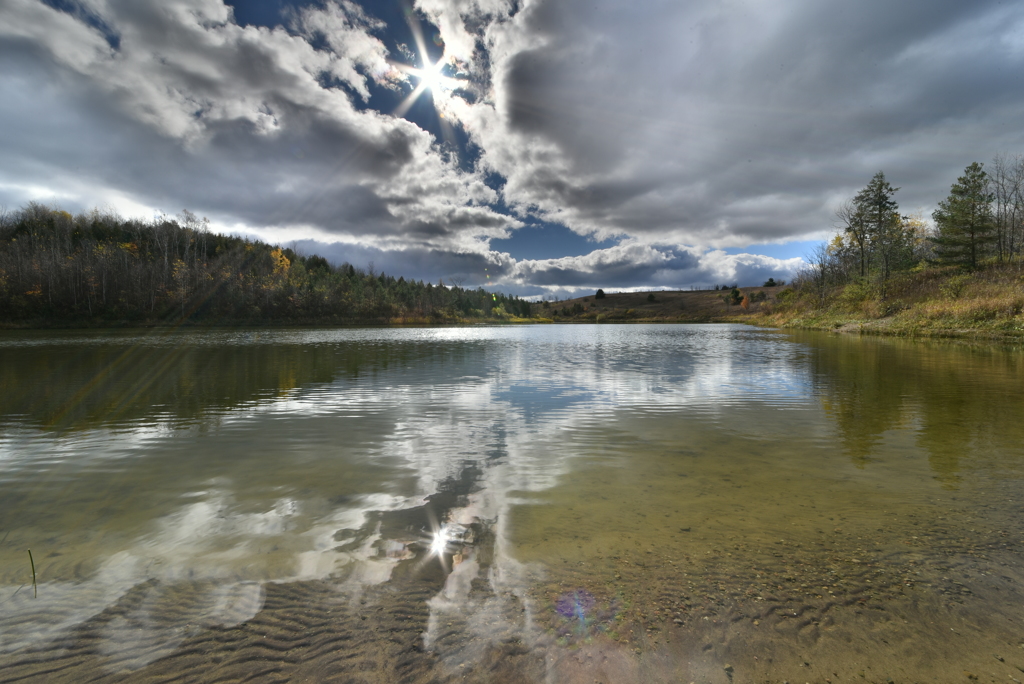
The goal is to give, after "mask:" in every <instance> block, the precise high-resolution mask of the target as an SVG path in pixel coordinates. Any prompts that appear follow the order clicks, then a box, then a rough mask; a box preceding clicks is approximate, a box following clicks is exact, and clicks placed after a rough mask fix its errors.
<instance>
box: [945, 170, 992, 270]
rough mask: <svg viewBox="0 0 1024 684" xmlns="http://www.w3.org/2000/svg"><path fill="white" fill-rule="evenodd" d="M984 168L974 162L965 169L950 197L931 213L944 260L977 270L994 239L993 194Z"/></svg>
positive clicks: (953, 187)
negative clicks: (979, 261)
mask: <svg viewBox="0 0 1024 684" xmlns="http://www.w3.org/2000/svg"><path fill="white" fill-rule="evenodd" d="M983 166H984V165H983V164H979V163H978V162H974V163H972V164H971V165H970V166H968V167H967V168H966V169H964V175H962V176H960V177H959V178H958V179H957V181H956V183H953V186H952V187H951V188H950V191H949V196H948V197H947V198H946V199H944V200H942V201H941V202H939V208H938V209H936V210H935V212H934V213H933V214H932V218H933V219H935V224H936V226H937V227H938V229H939V234H938V236H937V237H935V238H933V241H934V242H935V245H936V248H937V251H938V253H939V257H940V258H941V259H942V260H943V261H946V262H950V263H960V264H969V265H970V267H971V268H977V266H978V260H979V259H980V258H981V257H983V256H984V255H985V254H986V253H987V251H988V248H989V246H990V245H992V244H993V243H994V242H995V240H996V234H995V228H996V226H995V221H994V220H993V216H992V201H993V199H994V195H993V194H992V193H991V192H990V191H989V181H988V174H986V173H985V171H984V169H983Z"/></svg>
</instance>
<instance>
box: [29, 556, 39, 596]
mask: <svg viewBox="0 0 1024 684" xmlns="http://www.w3.org/2000/svg"><path fill="white" fill-rule="evenodd" d="M28 562H29V563H31V565H32V598H39V592H38V590H37V589H36V562H35V561H34V560H32V549H29V550H28Z"/></svg>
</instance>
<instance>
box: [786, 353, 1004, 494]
mask: <svg viewBox="0 0 1024 684" xmlns="http://www.w3.org/2000/svg"><path fill="white" fill-rule="evenodd" d="M803 341H805V342H807V343H810V344H811V345H812V346H813V354H814V356H813V358H814V361H813V363H814V369H815V372H816V373H817V374H818V375H819V377H820V378H821V381H820V382H819V383H818V388H819V392H820V395H821V400H822V403H823V404H824V407H825V410H826V412H827V413H828V415H830V416H831V417H832V418H833V419H834V420H835V424H836V429H837V430H838V432H839V436H840V438H841V440H842V442H843V446H844V447H845V449H846V451H847V453H848V455H849V456H850V458H851V460H852V461H853V462H854V463H855V464H856V465H858V466H860V467H864V466H865V465H866V464H868V463H869V462H870V461H871V460H872V455H873V454H874V453H875V452H876V451H877V447H878V445H879V443H880V442H881V441H882V440H883V438H884V435H885V433H886V432H888V431H889V430H892V429H894V428H899V427H906V426H913V427H914V429H915V432H916V436H917V443H918V445H919V446H920V447H921V448H922V449H924V450H925V451H927V453H928V460H929V464H930V465H931V468H932V470H933V471H934V473H935V476H936V478H937V479H939V480H940V481H941V482H942V483H943V484H944V486H947V487H952V486H955V484H956V482H957V481H958V480H959V473H960V470H961V468H962V467H963V465H964V462H965V459H969V458H982V459H984V460H983V461H980V462H979V464H980V463H982V462H986V461H988V460H989V459H993V458H998V457H999V456H1000V455H1008V454H1013V453H1017V454H1019V453H1020V450H1021V446H1020V445H1021V444H1024V427H1022V423H1021V421H1020V416H1022V415H1024V393H1022V392H1021V387H1022V383H1021V380H1022V377H1024V358H1022V356H1021V354H1020V353H1019V352H1015V351H1013V350H1008V349H1004V348H1000V347H995V346H993V347H967V346H963V345H954V344H942V343H936V342H913V341H906V340H889V339H873V338H872V339H865V338H862V337H859V338H858V337H854V338H850V337H843V336H836V337H829V338H821V337H813V338H811V337H807V338H806V339H805V340H803Z"/></svg>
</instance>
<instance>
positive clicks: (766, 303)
mask: <svg viewBox="0 0 1024 684" xmlns="http://www.w3.org/2000/svg"><path fill="white" fill-rule="evenodd" d="M783 289H784V288H783V287H739V288H735V292H736V293H737V294H733V292H734V290H733V288H730V289H726V290H656V291H652V292H606V293H605V296H604V298H601V299H599V298H597V297H596V292H595V294H594V295H589V296H586V297H576V298H575V299H567V300H564V301H558V302H542V303H541V304H539V305H537V306H535V307H534V308H535V310H536V311H537V313H538V315H540V316H543V317H545V318H550V319H551V320H553V321H574V322H580V323H583V322H588V323H602V322H609V323H610V322H627V321H634V322H642V321H656V322H666V323H667V322H677V323H679V322H681V323H706V322H727V321H739V320H745V319H750V318H752V317H753V316H754V315H756V314H759V313H762V312H763V311H764V310H765V308H766V307H768V308H770V306H771V305H772V303H773V302H774V301H775V300H776V298H777V296H778V293H779V292H781V291H782V290H783ZM744 302H745V303H744Z"/></svg>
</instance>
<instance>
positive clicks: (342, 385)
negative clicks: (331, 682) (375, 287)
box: [0, 326, 809, 668]
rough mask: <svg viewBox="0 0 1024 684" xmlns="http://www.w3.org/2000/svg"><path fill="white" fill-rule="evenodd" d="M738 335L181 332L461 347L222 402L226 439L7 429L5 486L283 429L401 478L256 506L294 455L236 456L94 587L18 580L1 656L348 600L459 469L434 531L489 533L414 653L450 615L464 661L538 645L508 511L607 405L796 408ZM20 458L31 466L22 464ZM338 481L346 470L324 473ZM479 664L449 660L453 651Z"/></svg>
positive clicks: (163, 648) (320, 453)
mask: <svg viewBox="0 0 1024 684" xmlns="http://www.w3.org/2000/svg"><path fill="white" fill-rule="evenodd" d="M730 331H732V332H730ZM744 336H745V333H744V332H743V331H736V330H734V329H731V328H723V327H719V328H717V329H715V330H714V331H713V332H708V331H707V330H704V329H703V328H701V327H700V326H692V327H689V328H685V329H681V328H668V327H665V328H655V329H653V330H651V329H641V328H636V329H626V330H623V329H621V328H620V329H613V328H601V327H597V328H586V329H583V328H580V329H569V330H566V329H555V328H546V327H543V326H535V327H532V328H482V329H426V330H385V331H381V330H364V331H315V332H308V331H306V332H294V331H282V332H280V333H278V332H275V333H272V334H269V333H268V334H265V335H261V336H260V337H259V339H250V337H251V336H248V337H247V336H244V335H242V336H238V335H233V334H227V333H225V334H213V335H210V336H207V335H194V336H193V337H194V338H195V340H194V341H195V343H196V344H199V345H202V344H211V342H210V341H209V339H208V338H216V340H217V342H216V343H217V344H224V343H230V344H237V345H238V346H239V347H240V350H244V348H245V345H247V344H274V343H289V344H346V343H350V342H358V343H359V344H371V343H372V344H389V345H423V344H427V345H438V344H446V343H460V344H469V345H470V346H471V348H472V351H473V353H471V354H467V355H464V356H461V357H457V358H455V359H452V360H444V362H443V364H442V362H441V361H439V360H437V359H436V358H435V359H433V360H432V361H431V363H432V364H434V365H428V366H427V367H406V366H403V365H401V364H398V365H395V366H394V367H388V368H378V369H375V371H374V373H373V375H372V376H368V377H364V378H358V379H352V378H339V379H335V380H334V381H332V382H330V383H325V384H317V385H312V386H308V387H302V386H300V387H296V388H292V389H288V390H287V391H285V392H283V393H281V394H279V395H277V396H275V397H268V398H267V399H265V400H262V401H259V402H255V403H246V404H241V405H237V406H234V407H226V408H223V409H221V410H219V411H218V416H217V421H216V424H217V426H218V430H220V433H219V434H221V435H223V437H219V436H218V434H213V435H207V434H206V433H205V432H204V431H203V428H202V426H196V425H191V426H186V427H173V426H172V425H170V424H165V423H161V422H156V423H155V424H152V425H148V426H145V427H141V428H139V429H136V430H121V431H117V432H112V431H107V430H103V429H93V430H90V431H83V432H81V433H78V434H77V435H75V436H74V439H57V438H54V437H46V438H38V437H37V436H35V435H33V434H30V433H29V432H28V431H21V432H19V431H18V430H12V431H11V432H8V433H6V434H5V435H3V441H2V442H0V464H4V465H3V467H4V471H3V472H2V473H0V477H2V478H7V477H8V476H9V475H10V474H11V473H12V472H13V471H14V470H17V469H18V468H26V469H28V468H30V467H38V465H39V463H40V462H39V460H33V457H38V456H40V455H41V454H45V456H46V457H47V458H49V459H51V462H53V463H61V462H65V461H67V462H71V461H72V460H74V459H78V461H77V462H80V463H81V462H86V461H103V462H108V461H109V460H110V459H111V457H115V458H116V459H120V460H121V461H122V462H123V463H125V465H124V467H125V468H129V467H131V466H132V465H133V464H135V463H136V461H138V463H140V464H141V465H139V466H137V467H140V468H141V467H144V466H145V461H146V459H147V458H152V454H153V453H160V452H161V451H162V450H168V449H170V448H171V447H175V445H176V444H178V443H180V442H182V441H185V443H187V444H191V445H194V447H195V448H197V449H200V448H205V449H211V450H214V449H217V448H218V445H220V446H221V447H223V446H225V445H230V443H231V440H232V437H231V436H232V435H236V434H237V435H250V436H249V437H248V438H249V439H250V440H252V439H254V437H253V436H251V435H255V439H257V440H259V439H261V436H264V437H263V441H264V442H265V441H267V440H269V439H277V438H279V437H280V435H281V434H285V435H288V434H289V433H288V429H289V426H291V425H293V424H294V425H296V426H298V427H296V428H294V429H295V430H305V431H306V432H304V433H303V434H299V435H296V436H294V437H289V439H290V440H291V442H289V441H282V442H281V445H282V448H284V447H289V446H290V447H292V451H294V452H300V453H301V452H303V451H304V450H305V451H306V452H309V453H310V454H312V456H310V458H312V459H314V460H313V465H312V466H311V468H313V469H316V468H322V469H325V470H326V469H328V468H327V466H328V465H330V466H332V467H334V463H333V462H332V460H331V459H340V460H344V459H346V458H352V459H354V458H357V457H358V458H361V459H363V460H365V461H374V462H376V461H383V460H387V462H388V463H389V464H391V465H390V466H389V467H390V468H391V470H389V471H388V472H389V473H395V472H405V473H408V474H409V475H410V477H411V479H412V480H414V482H415V484H414V486H412V487H411V491H406V490H403V491H401V492H398V490H397V489H396V488H395V487H393V486H392V483H391V482H388V481H384V480H373V479H372V478H371V477H369V476H364V477H365V483H366V484H365V485H363V486H364V488H365V491H363V492H362V493H361V494H360V495H357V496H351V497H347V498H345V500H344V501H341V502H339V503H332V504H330V505H326V504H325V506H324V508H323V509H320V508H316V507H315V506H314V505H313V498H314V496H313V495H306V494H303V493H302V492H301V491H295V488H292V489H289V490H288V491H287V493H285V494H282V495H279V496H275V497H272V498H268V497H267V496H266V490H267V484H266V483H267V482H268V481H273V480H274V479H275V478H277V479H278V480H279V482H280V483H281V484H282V485H288V484H289V482H290V481H291V478H293V477H294V474H293V473H292V472H290V471H289V465H288V464H289V458H291V457H293V456H294V453H292V452H284V453H282V454H280V455H279V456H278V455H276V454H275V455H274V456H275V457H274V458H273V459H271V458H269V457H268V458H266V459H264V460H261V461H259V462H258V463H257V464H256V465H257V466H258V468H263V469H270V470H269V472H250V471H249V468H251V466H248V465H247V462H246V461H241V460H240V461H239V462H238V463H236V464H234V466H233V467H234V470H233V471H229V475H230V477H228V476H224V475H219V476H217V477H216V478H215V479H210V478H207V479H206V480H205V481H201V482H199V483H197V482H194V481H193V482H189V483H188V486H190V487H191V490H185V491H182V492H180V493H178V494H177V496H176V498H175V501H176V503H175V504H174V505H173V508H172V509H171V510H164V511H163V512H162V513H161V515H160V517H158V518H156V519H155V520H154V521H153V522H152V525H151V526H150V528H149V531H147V532H146V533H145V534H143V535H142V536H140V537H138V538H136V539H134V540H132V541H130V542H129V543H128V544H123V543H122V546H121V548H120V549H119V550H116V551H114V552H113V553H111V550H110V549H103V552H104V553H106V554H107V555H106V560H105V561H104V562H103V564H102V566H101V567H100V568H99V569H98V570H97V571H96V572H95V573H94V574H92V575H91V576H90V577H89V578H88V579H84V580H80V581H76V582H70V581H68V582H54V581H50V582H47V581H44V583H43V584H42V585H41V586H40V599H39V600H38V601H37V602H32V601H30V600H27V597H28V596H29V594H28V593H27V592H21V593H19V594H18V595H17V596H15V595H14V594H15V592H16V590H17V588H16V587H15V586H5V587H2V588H0V601H5V603H4V604H3V608H4V617H3V618H2V619H0V629H2V630H3V631H2V632H0V649H5V650H18V649H21V648H24V647H26V646H29V645H38V644H39V643H42V642H46V641H50V640H53V639H56V638H58V637H60V636H61V635H63V634H66V633H67V632H68V631H69V630H71V629H73V628H74V627H75V626H76V625H79V624H81V623H83V622H85V621H87V620H90V619H99V620H106V622H105V624H104V630H105V633H107V634H109V635H110V636H109V638H107V639H105V642H106V643H105V645H104V649H105V652H106V653H107V655H108V656H109V657H110V658H111V659H112V661H113V662H116V663H119V665H118V667H122V668H123V667H129V668H130V667H136V666H138V665H139V664H143V663H145V662H149V661H150V660H152V659H155V658H158V657H160V656H161V655H162V654H164V653H166V652H167V650H168V649H171V650H173V649H174V648H175V647H176V645H177V644H179V643H180V642H181V640H182V639H184V638H185V637H186V636H187V635H188V634H189V633H190V632H189V630H192V629H197V628H200V627H202V626H212V625H223V626H230V625H233V624H239V623H241V622H244V621H245V620H248V619H250V618H251V617H252V616H253V615H255V614H256V612H257V611H258V610H259V609H260V606H261V605H262V596H263V589H262V583H264V582H284V581H294V580H312V579H325V578H330V579H332V580H333V581H334V582H335V583H336V584H337V586H338V588H339V590H340V591H344V592H358V591H359V590H360V588H361V587H365V586H366V585H370V584H378V583H381V582H384V581H387V580H388V579H389V578H390V577H391V575H392V570H393V569H394V568H395V566H396V565H397V564H398V563H400V562H403V561H408V562H416V561H415V560H413V559H410V558H408V557H409V555H410V553H411V551H410V549H411V548H412V547H411V546H410V545H411V544H412V543H413V542H415V541H416V538H417V535H418V534H421V533H422V532H423V530H415V529H414V530H404V529H402V530H395V529H390V528H387V527H383V528H382V525H381V522H380V518H381V513H382V512H389V511H391V512H397V511H403V510H411V509H414V508H416V507H420V506H423V505H424V498H425V497H429V496H432V495H435V494H436V493H438V492H439V491H440V490H441V488H442V486H443V485H444V483H445V482H448V481H451V480H453V479H457V478H459V477H460V474H461V473H462V472H463V471H464V470H465V469H466V468H467V464H473V466H474V467H476V468H477V469H478V471H479V472H478V474H477V475H474V476H473V478H472V479H473V481H472V482H471V483H468V484H467V487H469V491H468V493H466V494H465V495H462V494H460V497H461V498H457V500H455V501H454V503H452V504H451V505H450V506H449V507H448V518H447V521H448V522H452V523H457V524H462V525H476V526H477V527H479V528H480V529H481V530H482V531H483V534H481V535H479V540H478V543H477V544H476V545H475V546H469V547H465V548H464V549H463V550H462V552H461V553H460V557H461V558H460V560H461V562H459V563H456V564H455V565H454V567H453V568H452V572H451V573H450V574H449V575H448V577H447V580H446V582H445V585H444V588H443V589H442V590H441V591H440V592H439V593H438V594H437V595H436V596H435V597H434V598H433V599H431V601H430V604H429V605H430V617H429V623H428V628H427V632H426V634H425V635H424V639H425V643H426V644H427V645H428V646H436V645H437V644H438V643H439V639H440V634H441V633H442V632H443V631H444V630H443V629H442V628H443V627H444V626H445V625H446V623H447V621H449V619H457V620H461V621H462V622H463V623H464V629H465V630H466V633H467V634H473V635H475V636H476V637H477V639H476V640H474V641H472V644H474V645H473V646H472V647H471V646H468V645H465V644H463V645H462V646H460V647H459V648H460V649H464V648H475V649H485V648H486V647H487V646H488V645H489V644H493V643H497V642H499V641H501V640H507V639H509V638H518V639H521V640H523V641H524V643H527V644H529V643H532V640H534V639H535V638H536V637H537V630H536V629H535V627H534V625H533V615H534V606H532V605H531V601H530V599H529V597H528V595H527V589H528V587H530V586H531V584H532V583H533V582H535V581H536V580H537V579H538V577H539V573H540V569H539V568H537V567H534V566H530V565H527V564H523V563H521V562H519V561H518V560H517V559H516V557H515V550H514V549H513V548H512V545H511V542H510V535H509V532H510V531H509V530H508V528H507V526H508V520H509V511H510V509H511V508H512V507H513V506H516V505H518V504H520V503H522V502H523V501H524V497H526V496H528V495H529V494H530V493H531V492H537V491H541V490H543V489H546V488H548V487H551V486H553V485H554V484H556V483H557V482H558V481H559V479H560V478H561V477H562V476H564V475H565V474H566V473H567V472H569V470H570V468H571V467H572V466H571V462H572V460H573V459H574V458H576V457H578V456H579V455H581V454H583V453H587V450H588V449H590V448H591V447H592V446H593V445H591V444H589V443H587V442H586V441H582V442H581V441H578V440H576V439H575V437H576V436H578V435H580V434H581V433H583V432H585V431H587V430H589V429H592V428H593V426H594V425H595V420H601V419H602V416H606V415H608V414H609V413H610V412H613V411H618V410H623V409H631V408H634V409H641V410H654V411H658V410H665V409H666V408H672V409H679V408H681V407H682V408H686V409H687V410H691V409H692V410H694V411H700V412H715V411H721V410H726V409H727V408H728V407H729V406H730V405H735V404H738V403H740V402H745V401H750V400H752V399H753V400H757V399H764V400H769V401H772V402H776V404H777V405H787V404H792V405H795V404H797V403H798V402H799V401H802V400H805V399H806V395H807V387H808V385H809V380H808V376H807V374H806V373H805V372H804V371H802V370H800V365H799V364H797V363H795V358H796V357H795V353H796V352H794V347H793V346H792V345H784V344H779V343H777V342H775V341H773V340H771V339H770V336H766V335H764V334H761V337H759V338H755V339H754V342H753V343H752V342H751V340H750V339H743V340H739V339H738V338H740V337H744ZM734 338H737V339H734ZM146 339H149V338H146ZM204 340H206V342H204ZM758 340H759V341H758ZM107 341H108V342H109V340H107ZM179 342H180V340H179ZM240 353H241V352H240ZM369 417H373V418H374V419H375V420H376V421H377V422H374V423H373V426H372V427H373V430H375V432H372V433H371V437H367V438H366V439H365V442H363V443H360V446H359V450H358V453H357V452H355V451H354V450H353V449H352V448H349V447H348V445H347V444H346V443H345V441H344V440H345V439H346V438H348V437H350V435H351V432H352V431H353V430H355V429H356V428H358V427H360V426H365V425H367V421H368V418H369ZM290 421H295V422H294V423H292V422H290ZM316 421H320V422H316ZM339 426H341V427H339ZM349 426H350V427H349ZM316 430H323V432H322V433H319V432H316ZM264 431H265V432H264ZM218 440H220V441H218ZM310 445H313V446H310ZM258 446H259V447H260V448H263V449H267V450H269V447H265V446H263V445H262V444H260V445H258ZM22 447H27V448H26V449H25V450H24V451H25V452H27V453H28V454H30V455H32V456H31V457H30V456H24V455H23V453H22ZM235 448H237V447H235ZM346 449H347V450H346ZM214 455H218V456H219V454H214V453H213V452H211V457H212V456H214ZM317 459H319V460H317ZM202 465H203V464H199V467H200V468H201V467H202ZM221 469H222V470H223V467H222V468H221ZM200 472H204V471H200ZM331 472H335V471H334V470H332V471H331ZM345 473H346V471H345V470H344V469H340V470H337V471H336V474H335V476H338V477H343V476H345ZM363 481H364V480H361V481H360V482H363ZM316 484H319V485H322V484H323V483H316ZM197 487H201V489H198V488H197ZM251 492H256V494H252V493H251ZM316 496H320V494H319V493H317V494H316ZM253 499H255V500H257V501H259V502H262V503H258V504H253V503H251V501H252V500H253ZM123 515H130V512H125V513H123ZM439 522H444V521H439ZM402 535H405V536H402ZM87 551H88V549H87ZM481 586H483V587H486V590H481V589H480V587H481ZM185 587H187V592H186V589H185ZM186 594H187V595H186ZM114 608H117V610H116V611H115V610H114ZM106 613H112V614H111V615H106ZM128 635H131V636H130V637H129V636H128ZM469 643H470V642H468V641H467V642H466V644H469ZM481 653H482V651H476V652H473V653H470V652H465V651H461V650H460V651H459V652H458V654H454V655H451V657H452V658H456V657H461V658H476V657H479V656H480V654H481ZM448 656H449V654H447V653H446V655H445V657H446V658H447V657H448ZM452 662H454V660H453V661H452Z"/></svg>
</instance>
